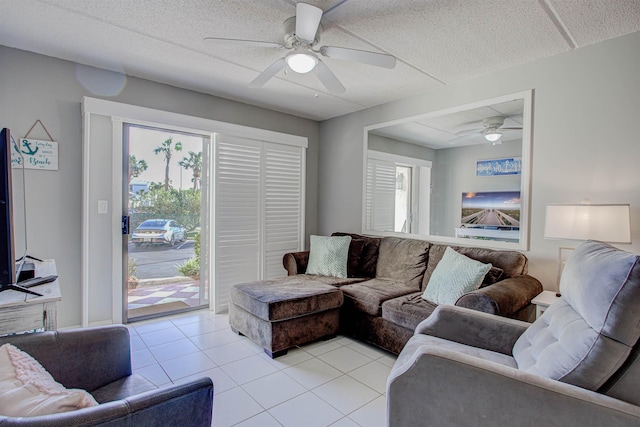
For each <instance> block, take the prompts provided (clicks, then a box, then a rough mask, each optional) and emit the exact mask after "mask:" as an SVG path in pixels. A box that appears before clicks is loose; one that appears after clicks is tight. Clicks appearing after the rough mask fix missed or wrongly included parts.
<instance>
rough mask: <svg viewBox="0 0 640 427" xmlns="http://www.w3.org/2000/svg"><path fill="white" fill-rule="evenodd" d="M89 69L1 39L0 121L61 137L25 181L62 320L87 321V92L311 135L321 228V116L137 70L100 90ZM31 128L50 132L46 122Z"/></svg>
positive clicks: (312, 206) (311, 206) (312, 212)
mask: <svg viewBox="0 0 640 427" xmlns="http://www.w3.org/2000/svg"><path fill="white" fill-rule="evenodd" d="M83 71H86V70H84V67H78V66H77V65H76V64H74V63H72V62H68V61H63V60H59V59H55V58H51V57H47V56H42V55H38V54H34V53H30V52H25V51H20V50H16V49H11V48H7V47H4V46H0V126H2V127H7V128H10V129H11V130H12V132H13V133H14V134H15V135H16V136H18V137H22V136H24V134H26V133H27V131H28V130H29V128H30V127H31V125H33V123H34V122H35V121H36V119H40V120H41V121H42V122H43V123H44V125H45V126H46V127H47V129H48V130H49V132H50V133H51V135H52V136H53V137H54V138H55V140H57V141H58V142H59V170H58V171H34V170H27V171H26V174H27V177H26V185H27V188H28V194H27V212H28V218H27V220H28V224H29V253H30V254H32V255H35V256H38V257H40V258H55V260H56V263H57V268H58V274H59V276H60V284H61V290H62V302H61V303H60V304H59V313H58V319H59V324H60V326H61V327H65V326H73V325H79V324H80V322H81V309H80V301H81V295H80V273H81V271H80V270H81V269H80V265H81V264H80V256H81V253H80V250H81V246H80V245H81V214H82V211H81V209H82V205H81V201H82V119H81V112H80V103H81V100H82V97H83V96H91V97H96V98H104V99H109V100H113V101H117V102H122V103H127V104H132V105H138V106H143V107H150V108H155V109H159V110H166V111H171V112H175V113H180V114H187V115H192V116H197V117H203V118H207V119H213V120H217V121H222V122H228V123H234V124H240V125H246V126H251V127H255V128H261V129H268V130H273V131H277V132H283V133H289V134H293V135H300V136H305V137H307V138H308V139H309V148H308V150H307V201H306V230H307V233H308V234H315V233H316V232H317V196H316V194H317V188H318V182H317V174H318V161H317V159H318V148H319V126H318V123H317V122H314V121H312V120H307V119H302V118H299V117H295V116H292V115H288V114H283V113H278V112H275V111H270V110H266V109H263V108H259V107H254V106H250V105H247V104H242V103H239V102H234V101H229V100H226V99H222V98H218V97H214V96H210V95H205V94H201V93H196V92H192V91H188V90H184V89H180V88H176V87H173V86H168V85H163V84H159V83H155V82H151V81H147V80H143V79H138V78H132V77H127V78H126V83H125V85H124V88H123V89H122V91H120V92H119V93H118V94H116V95H115V96H101V95H100V94H95V93H91V92H90V91H89V90H87V89H85V88H84V87H83V86H82V85H81V84H80V83H79V82H78V80H77V76H79V75H81V73H83ZM107 77H108V76H107ZM105 125H107V126H108V125H109V124H105ZM94 130H95V129H94ZM30 136H31V137H33V138H42V139H48V138H47V135H46V133H45V132H44V130H42V129H41V128H40V127H37V128H36V129H35V130H34V133H33V134H31V135H30ZM104 166H105V168H109V167H110V165H108V164H107V165H104ZM106 226H108V225H106ZM105 268H108V267H105ZM93 309H96V308H95V307H94V308H93ZM101 309H102V308H101ZM107 310H110V307H109V308H107Z"/></svg>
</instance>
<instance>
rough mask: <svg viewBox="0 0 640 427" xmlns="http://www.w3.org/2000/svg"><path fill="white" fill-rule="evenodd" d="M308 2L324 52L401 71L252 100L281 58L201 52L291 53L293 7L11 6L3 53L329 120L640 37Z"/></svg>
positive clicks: (602, 23) (477, 9) (613, 7)
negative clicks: (318, 21) (332, 89)
mask: <svg viewBox="0 0 640 427" xmlns="http://www.w3.org/2000/svg"><path fill="white" fill-rule="evenodd" d="M307 2H308V3H311V4H313V5H315V6H318V7H320V8H321V9H322V10H324V11H325V14H324V16H323V19H322V25H323V27H324V32H323V33H322V37H321V40H320V44H321V45H333V46H342V47H348V48H355V49H362V50H370V51H375V52H382V53H388V54H392V55H394V56H396V57H397V59H398V63H397V65H396V67H395V68H394V69H391V70H388V69H383V68H377V67H373V66H369V65H363V64H358V63H353V62H345V61H340V60H337V59H331V58H324V59H323V60H324V62H325V63H326V64H327V65H328V66H329V67H330V68H331V70H332V71H333V72H334V73H335V75H336V76H337V77H338V79H339V80H340V81H341V82H342V84H343V85H344V86H345V87H346V92H345V93H343V94H341V95H333V94H330V93H328V92H327V91H326V90H325V88H324V86H322V84H320V83H319V82H318V80H317V79H316V78H315V76H314V75H313V73H309V74H306V75H298V74H296V73H293V72H288V73H286V74H285V73H283V72H281V73H279V74H278V75H276V77H274V78H273V79H271V80H270V81H268V82H267V83H266V84H265V85H264V86H263V87H262V88H257V89H253V88H249V87H247V84H248V83H249V82H250V81H252V80H253V79H254V78H255V77H256V76H257V75H258V74H259V73H260V72H262V71H263V70H264V69H265V68H266V67H268V66H269V65H270V64H271V63H273V62H274V61H275V60H276V59H278V58H279V57H281V56H283V54H284V53H283V51H282V50H279V49H271V48H264V47H246V46H237V45H224V44H221V43H214V42H207V41H204V40H203V38H204V37H208V36H211V37H227V38H239V39H252V40H265V41H272V42H282V36H283V33H282V23H283V22H284V20H286V19H287V18H289V17H291V16H294V15H295V10H296V8H295V4H296V1H293V0H264V1H257V0H255V1H254V0H2V1H0V44H2V45H5V46H9V47H15V48H18V49H23V50H28V51H33V52H37V53H41V54H44V55H48V56H53V57H58V58H62V59H66V60H70V61H74V62H77V63H80V64H85V65H91V66H96V67H100V68H106V69H109V70H113V71H118V72H122V73H124V74H127V75H131V76H136V77H142V78H145V79H150V80H154V81H158V82H161V83H167V84H171V85H174V86H178V87H182V88H186V89H191V90H195V91H199V92H203V93H208V94H212V95H217V96H222V97H225V98H230V99H234V100H238V101H242V102H246V103H249V104H254V105H259V106H264V107H266V108H270V109H273V110H277V111H283V112H287V113H291V114H295V115H298V116H301V117H307V118H311V119H314V120H324V119H328V118H331V117H335V116H339V115H342V114H346V113H349V112H353V111H357V110H360V109H363V108H367V107H371V106H374V105H378V104H381V103H385V102H388V101H392V100H396V99H400V98H403V97H406V96H409V95H412V94H415V93H417V92H421V91H425V90H429V89H432V88H434V87H438V86H442V85H446V84H451V83H453V82H456V81H460V80H463V79H468V78H471V77H474V76H478V75H481V74H485V73H488V72H493V71H496V70H500V69H503V68H507V67H511V66H515V65H519V64H523V63H527V62H530V61H534V60H536V59H540V58H544V57H548V56H552V55H556V54H558V53H561V52H565V51H567V50H570V49H574V48H579V47H582V46H586V45H589V44H593V43H597V42H599V41H602V40H606V39H610V38H614V37H619V36H622V35H625V34H629V33H633V32H636V31H640V1H638V0H595V1H594V0H457V1H453V0H432V1H425V0H422V1H418V0H415V1H414V0H342V1H339V0H331V1H330V0H307ZM116 80H117V79H116ZM112 94H113V93H109V91H106V92H105V93H95V95H104V96H106V95H112Z"/></svg>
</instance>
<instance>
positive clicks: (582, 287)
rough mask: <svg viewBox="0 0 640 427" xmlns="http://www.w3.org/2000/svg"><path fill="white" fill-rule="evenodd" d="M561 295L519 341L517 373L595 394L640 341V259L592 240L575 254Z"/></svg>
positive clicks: (564, 271)
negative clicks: (531, 374)
mask: <svg viewBox="0 0 640 427" xmlns="http://www.w3.org/2000/svg"><path fill="white" fill-rule="evenodd" d="M560 291H561V292H562V297H561V298H560V300H559V301H557V302H555V303H554V304H553V305H551V306H550V307H549V308H548V309H547V310H546V311H545V312H544V313H543V315H542V316H541V317H540V318H539V319H537V320H536V321H535V322H534V323H533V325H531V327H529V328H528V329H527V330H526V332H525V333H524V334H522V336H521V337H520V338H519V339H518V341H517V342H516V344H515V346H514V349H513V355H514V357H515V359H516V361H517V363H518V367H519V369H522V370H524V371H527V372H531V373H534V374H537V375H541V376H545V377H548V378H551V379H556V380H560V381H564V382H567V383H570V384H574V385H577V386H579V387H583V388H586V389H590V390H597V389H598V388H599V387H600V386H601V385H602V384H604V382H605V381H607V379H608V378H609V377H611V375H612V374H613V373H614V372H616V371H617V370H618V368H620V366H621V365H622V364H623V363H624V362H625V360H626V359H627V357H628V355H629V354H630V352H631V348H632V347H633V345H634V344H635V343H636V342H637V340H638V338H639V337H640V310H638V307H640V265H639V257H638V256H637V255H633V254H630V253H628V252H624V251H621V250H618V249H616V248H614V247H612V246H610V245H607V244H604V243H600V242H593V241H589V242H586V243H583V244H582V245H580V246H579V247H578V248H577V249H576V250H575V251H574V253H573V254H572V255H571V257H570V258H569V260H568V261H567V263H566V266H565V268H564V270H563V273H562V277H561V280H560Z"/></svg>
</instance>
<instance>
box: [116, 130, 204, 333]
mask: <svg viewBox="0 0 640 427" xmlns="http://www.w3.org/2000/svg"><path fill="white" fill-rule="evenodd" d="M123 132H124V138H123V141H124V147H123V152H124V159H123V166H124V167H123V172H124V175H123V177H124V180H123V181H124V183H125V186H126V187H125V188H124V189H123V206H125V209H126V212H125V216H127V217H128V221H129V234H128V235H125V236H124V239H123V272H124V276H125V277H124V283H123V289H124V292H123V302H124V304H123V307H124V310H125V313H124V316H123V318H124V319H126V320H127V321H132V320H142V319H147V318H151V317H158V316H162V315H167V314H174V313H177V312H181V311H188V310H193V309H195V308H202V307H207V306H208V300H209V295H208V289H209V286H208V277H207V272H208V271H209V269H208V266H207V262H208V261H207V260H208V259H209V257H208V256H207V253H208V247H207V246H206V244H201V243H203V242H204V243H206V241H207V239H204V236H206V233H207V229H208V224H207V222H206V218H207V215H206V212H207V208H206V207H207V206H208V188H207V187H208V185H207V182H208V172H207V170H208V169H209V168H208V167H207V162H208V160H207V159H208V157H209V156H208V150H209V139H208V138H206V137H204V136H202V135H195V134H188V133H182V132H176V131H173V130H167V129H158V128H150V127H145V126H137V125H132V124H126V125H125V126H124V128H123Z"/></svg>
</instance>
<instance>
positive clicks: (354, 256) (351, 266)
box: [347, 238, 365, 277]
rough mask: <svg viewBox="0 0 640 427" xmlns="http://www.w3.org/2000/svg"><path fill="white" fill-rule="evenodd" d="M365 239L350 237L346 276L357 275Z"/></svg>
mask: <svg viewBox="0 0 640 427" xmlns="http://www.w3.org/2000/svg"><path fill="white" fill-rule="evenodd" d="M364 245H365V241H364V240H363V239H354V238H352V239H351V243H349V255H348V257H347V277H359V276H358V274H359V268H360V259H361V258H362V250H363V249H364Z"/></svg>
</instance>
